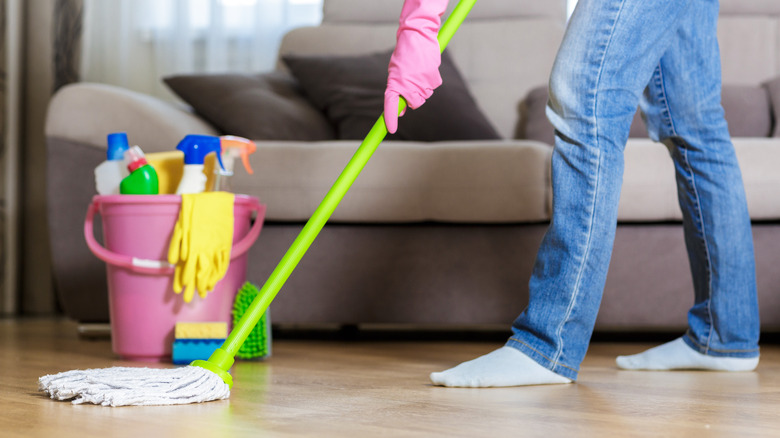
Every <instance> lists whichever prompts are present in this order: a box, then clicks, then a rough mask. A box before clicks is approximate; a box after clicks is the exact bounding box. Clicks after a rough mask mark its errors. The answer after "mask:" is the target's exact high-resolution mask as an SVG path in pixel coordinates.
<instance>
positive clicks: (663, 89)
mask: <svg viewBox="0 0 780 438" xmlns="http://www.w3.org/2000/svg"><path fill="white" fill-rule="evenodd" d="M657 70H658V75H657V76H658V77H657V81H658V82H657V84H658V89H659V93H660V96H659V99H660V101H661V102H662V103H663V106H664V112H665V113H666V119H667V123H668V126H669V129H670V133H669V135H670V136H673V137H679V136H678V135H677V129H676V128H675V126H674V118H673V117H672V110H671V108H670V107H669V100H668V99H667V94H666V86H665V84H664V78H663V76H664V73H663V68H662V67H661V63H659V64H658V69H657ZM682 143H683V144H682V147H680V146H679V145H678V149H682V153H681V155H682V158H683V161H684V162H685V169H686V171H687V172H688V174H689V175H690V177H688V178H687V179H688V182H689V184H690V185H691V189H692V191H693V196H694V199H695V200H696V203H695V211H696V216H697V217H696V219H697V220H698V222H699V227H700V229H701V236H702V237H701V238H702V242H703V244H704V253H705V259H706V260H707V266H706V268H707V319H708V321H707V323H708V327H707V345H706V346H705V354H706V351H708V350H709V349H710V345H711V344H712V272H711V270H712V260H711V258H710V250H709V246H708V244H707V232H706V229H705V226H704V218H703V215H702V211H701V201H700V198H699V190H698V189H697V188H696V178H695V176H694V172H693V168H692V167H691V163H690V160H689V159H688V148H687V143H686V142H685V141H682ZM692 219H693V218H692Z"/></svg>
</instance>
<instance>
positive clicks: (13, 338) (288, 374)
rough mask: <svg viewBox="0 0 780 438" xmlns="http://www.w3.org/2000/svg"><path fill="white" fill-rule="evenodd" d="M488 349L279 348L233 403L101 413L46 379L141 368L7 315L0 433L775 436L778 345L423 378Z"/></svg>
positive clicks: (481, 345) (624, 350)
mask: <svg viewBox="0 0 780 438" xmlns="http://www.w3.org/2000/svg"><path fill="white" fill-rule="evenodd" d="M498 346H499V345H498V344H494V343H490V342H429V341H419V342H414V341H411V342H410V341H404V342H396V341H377V342H365V341H352V342H347V341H322V340H277V341H274V345H273V349H274V356H273V358H271V359H270V360H269V361H267V362H239V363H238V364H237V365H236V367H234V369H233V375H234V379H235V382H236V383H235V386H234V389H233V393H232V395H231V397H230V399H229V400H227V401H219V402H210V403H204V404H199V405H186V406H171V407H129V408H103V407H99V406H73V405H71V404H69V403H65V402H56V401H53V400H50V399H48V398H46V397H45V396H44V395H43V394H42V393H39V392H38V391H37V378H38V377H40V376H41V375H44V374H49V373H54V372H59V371H64V370H69V369H76V368H102V367H109V366H118V365H123V366H126V365H138V364H133V363H128V362H121V361H118V360H116V359H115V357H114V355H113V354H112V352H111V347H110V342H108V341H105V340H98V341H88V340H80V339H78V338H77V336H76V328H75V325H74V324H73V323H72V322H67V321H60V320H22V321H19V320H2V321H0V351H1V352H2V354H0V373H1V375H2V383H0V436H2V437H6V436H9V437H52V436H56V437H63V438H67V437H79V438H83V437H107V436H110V437H133V438H139V437H140V438H147V437H149V438H150V437H158V436H159V437H173V436H187V437H201V436H219V437H223V436H224V437H226V436H231V437H241V436H253V437H256V436H271V437H298V436H311V437H331V436H333V437H374V436H377V437H383V436H391V437H401V436H402V437H436V436H448V437H450V436H468V437H481V436H485V437H504V436H524V437H534V436H545V437H559V436H573V437H574V436H576V437H605V436H616V437H634V436H636V437H657V436H671V437H699V436H702V437H705V436H706V437H752V436H755V437H772V436H780V348H778V346H776V345H768V346H767V345H765V346H763V347H762V358H761V364H760V365H759V368H758V370H757V371H756V372H753V373H734V374H729V373H714V372H672V373H661V372H628V371H619V370H617V369H616V368H615V366H614V357H615V356H616V355H617V354H630V353H634V352H638V351H642V350H643V349H645V348H647V347H649V345H646V344H605V343H598V344H594V345H593V346H592V347H591V349H590V351H589V353H588V357H587V358H586V361H585V363H584V364H583V369H582V372H581V374H580V380H579V382H578V383H577V384H572V385H555V386H536V387H526V388H495V389H451V388H438V387H433V386H431V385H430V383H429V381H428V374H429V373H430V372H431V371H438V370H442V369H445V368H448V367H450V366H453V365H455V364H457V363H459V362H461V361H464V360H468V359H471V358H473V357H475V356H477V355H480V354H484V353H487V352H489V351H491V350H492V349H494V348H496V347H498Z"/></svg>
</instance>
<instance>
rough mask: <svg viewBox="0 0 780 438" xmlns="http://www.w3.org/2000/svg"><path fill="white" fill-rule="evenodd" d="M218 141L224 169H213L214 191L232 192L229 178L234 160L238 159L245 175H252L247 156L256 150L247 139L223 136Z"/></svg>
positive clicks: (253, 144) (231, 174) (252, 143)
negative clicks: (244, 170)
mask: <svg viewBox="0 0 780 438" xmlns="http://www.w3.org/2000/svg"><path fill="white" fill-rule="evenodd" d="M219 140H220V145H221V146H222V162H223V163H224V164H225V168H224V169H220V168H215V169H214V175H215V178H214V190H221V191H226V192H230V191H233V188H232V187H231V184H230V177H231V176H233V174H234V172H233V169H234V168H235V165H234V164H235V159H236V158H239V157H240V158H241V162H242V163H244V169H246V171H247V173H249V174H250V175H252V174H254V171H252V166H250V165H249V155H250V154H252V153H254V152H255V151H256V150H257V145H256V144H255V143H254V142H253V141H251V140H249V139H246V138H243V137H236V136H234V135H223V136H222V137H220V138H219Z"/></svg>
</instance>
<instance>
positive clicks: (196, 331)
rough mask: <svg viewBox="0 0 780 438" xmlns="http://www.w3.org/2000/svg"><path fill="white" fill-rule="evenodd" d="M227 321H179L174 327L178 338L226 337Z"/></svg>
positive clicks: (175, 335)
mask: <svg viewBox="0 0 780 438" xmlns="http://www.w3.org/2000/svg"><path fill="white" fill-rule="evenodd" d="M227 333H228V329H227V323H226V322H177V323H176V327H175V328H174V336H173V337H174V338H176V339H225V338H227Z"/></svg>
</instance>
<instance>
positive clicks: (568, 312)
mask: <svg viewBox="0 0 780 438" xmlns="http://www.w3.org/2000/svg"><path fill="white" fill-rule="evenodd" d="M624 4H625V1H621V2H620V8H619V9H618V11H617V14H616V15H615V19H614V21H613V22H612V28H611V29H610V32H609V38H608V39H607V42H606V45H605V46H604V50H603V51H602V53H601V63H600V64H599V71H598V75H597V77H596V84H595V87H594V89H597V87H598V84H599V83H600V82H601V75H602V74H603V73H604V62H605V59H606V54H607V52H608V51H609V47H610V44H611V42H612V36H613V35H614V33H615V26H616V25H617V22H618V19H619V18H620V15H621V13H622V11H623V6H624ZM598 95H599V94H598V92H596V93H594V99H593V118H594V119H598ZM593 126H594V131H595V132H594V136H593V138H594V141H595V143H596V145H595V146H596V153H597V169H596V180H595V187H598V185H599V184H600V180H601V178H600V176H601V148H600V146H599V144H598V139H599V131H598V126H599V124H598V123H594V124H593ZM597 191H598V190H597V189H594V192H593V199H592V202H591V211H590V218H589V221H588V240H587V243H586V244H585V250H584V252H583V258H582V260H581V261H580V266H579V270H578V272H577V278H576V280H575V282H574V287H573V291H572V297H571V301H570V302H569V306H568V308H567V309H566V314H565V315H564V317H563V318H562V319H561V323H560V325H558V329H557V330H556V331H555V336H556V338H557V339H558V348H557V349H556V351H555V357H554V358H553V360H552V362H553V363H559V360H560V357H561V355H562V354H563V347H564V345H563V327H564V326H565V325H566V322H567V321H568V320H569V318H570V317H571V312H572V310H573V309H574V303H576V302H577V299H578V298H579V295H580V284H581V282H582V275H583V271H584V270H585V265H586V264H587V261H588V254H589V253H590V247H591V243H592V242H593V217H594V215H595V210H596V202H597V196H596V192H597ZM548 360H550V359H548ZM567 368H568V367H567Z"/></svg>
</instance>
